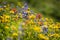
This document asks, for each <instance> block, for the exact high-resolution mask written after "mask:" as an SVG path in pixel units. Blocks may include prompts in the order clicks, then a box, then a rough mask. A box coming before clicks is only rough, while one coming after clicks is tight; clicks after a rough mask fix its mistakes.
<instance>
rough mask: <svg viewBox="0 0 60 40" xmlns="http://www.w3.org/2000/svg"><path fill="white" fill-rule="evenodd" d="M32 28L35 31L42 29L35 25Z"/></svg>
mask: <svg viewBox="0 0 60 40" xmlns="http://www.w3.org/2000/svg"><path fill="white" fill-rule="evenodd" d="M33 30H34V31H36V32H41V31H42V29H41V28H40V27H36V26H35V27H34V28H33Z"/></svg>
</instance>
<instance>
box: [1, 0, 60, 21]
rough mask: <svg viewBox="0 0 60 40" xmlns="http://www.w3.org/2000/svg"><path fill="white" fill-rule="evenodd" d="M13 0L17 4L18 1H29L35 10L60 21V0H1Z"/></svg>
mask: <svg viewBox="0 0 60 40" xmlns="http://www.w3.org/2000/svg"><path fill="white" fill-rule="evenodd" d="M1 1H8V3H11V2H13V3H14V4H15V5H17V4H16V3H17V2H18V1H20V2H22V3H24V2H27V3H28V5H29V7H31V9H33V10H34V12H37V13H39V12H40V13H42V14H43V15H44V16H47V17H51V18H53V19H55V20H56V21H59V22H60V0H0V2H1Z"/></svg>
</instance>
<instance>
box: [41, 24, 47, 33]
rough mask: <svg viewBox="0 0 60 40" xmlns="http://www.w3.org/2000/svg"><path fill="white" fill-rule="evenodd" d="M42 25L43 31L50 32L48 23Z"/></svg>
mask: <svg viewBox="0 0 60 40" xmlns="http://www.w3.org/2000/svg"><path fill="white" fill-rule="evenodd" d="M41 27H42V30H43V33H47V32H48V27H47V25H43V26H41Z"/></svg>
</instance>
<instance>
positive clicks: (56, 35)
mask: <svg viewBox="0 0 60 40" xmlns="http://www.w3.org/2000/svg"><path fill="white" fill-rule="evenodd" d="M48 36H49V37H51V36H54V37H60V35H59V34H57V33H55V34H49V35H48Z"/></svg>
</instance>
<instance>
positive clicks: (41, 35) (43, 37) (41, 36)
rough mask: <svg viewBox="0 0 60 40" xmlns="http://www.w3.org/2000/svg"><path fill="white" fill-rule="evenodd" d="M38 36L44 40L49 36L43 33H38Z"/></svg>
mask: <svg viewBox="0 0 60 40" xmlns="http://www.w3.org/2000/svg"><path fill="white" fill-rule="evenodd" d="M38 37H39V38H41V39H44V40H49V38H48V37H47V36H45V35H44V34H38Z"/></svg>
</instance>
